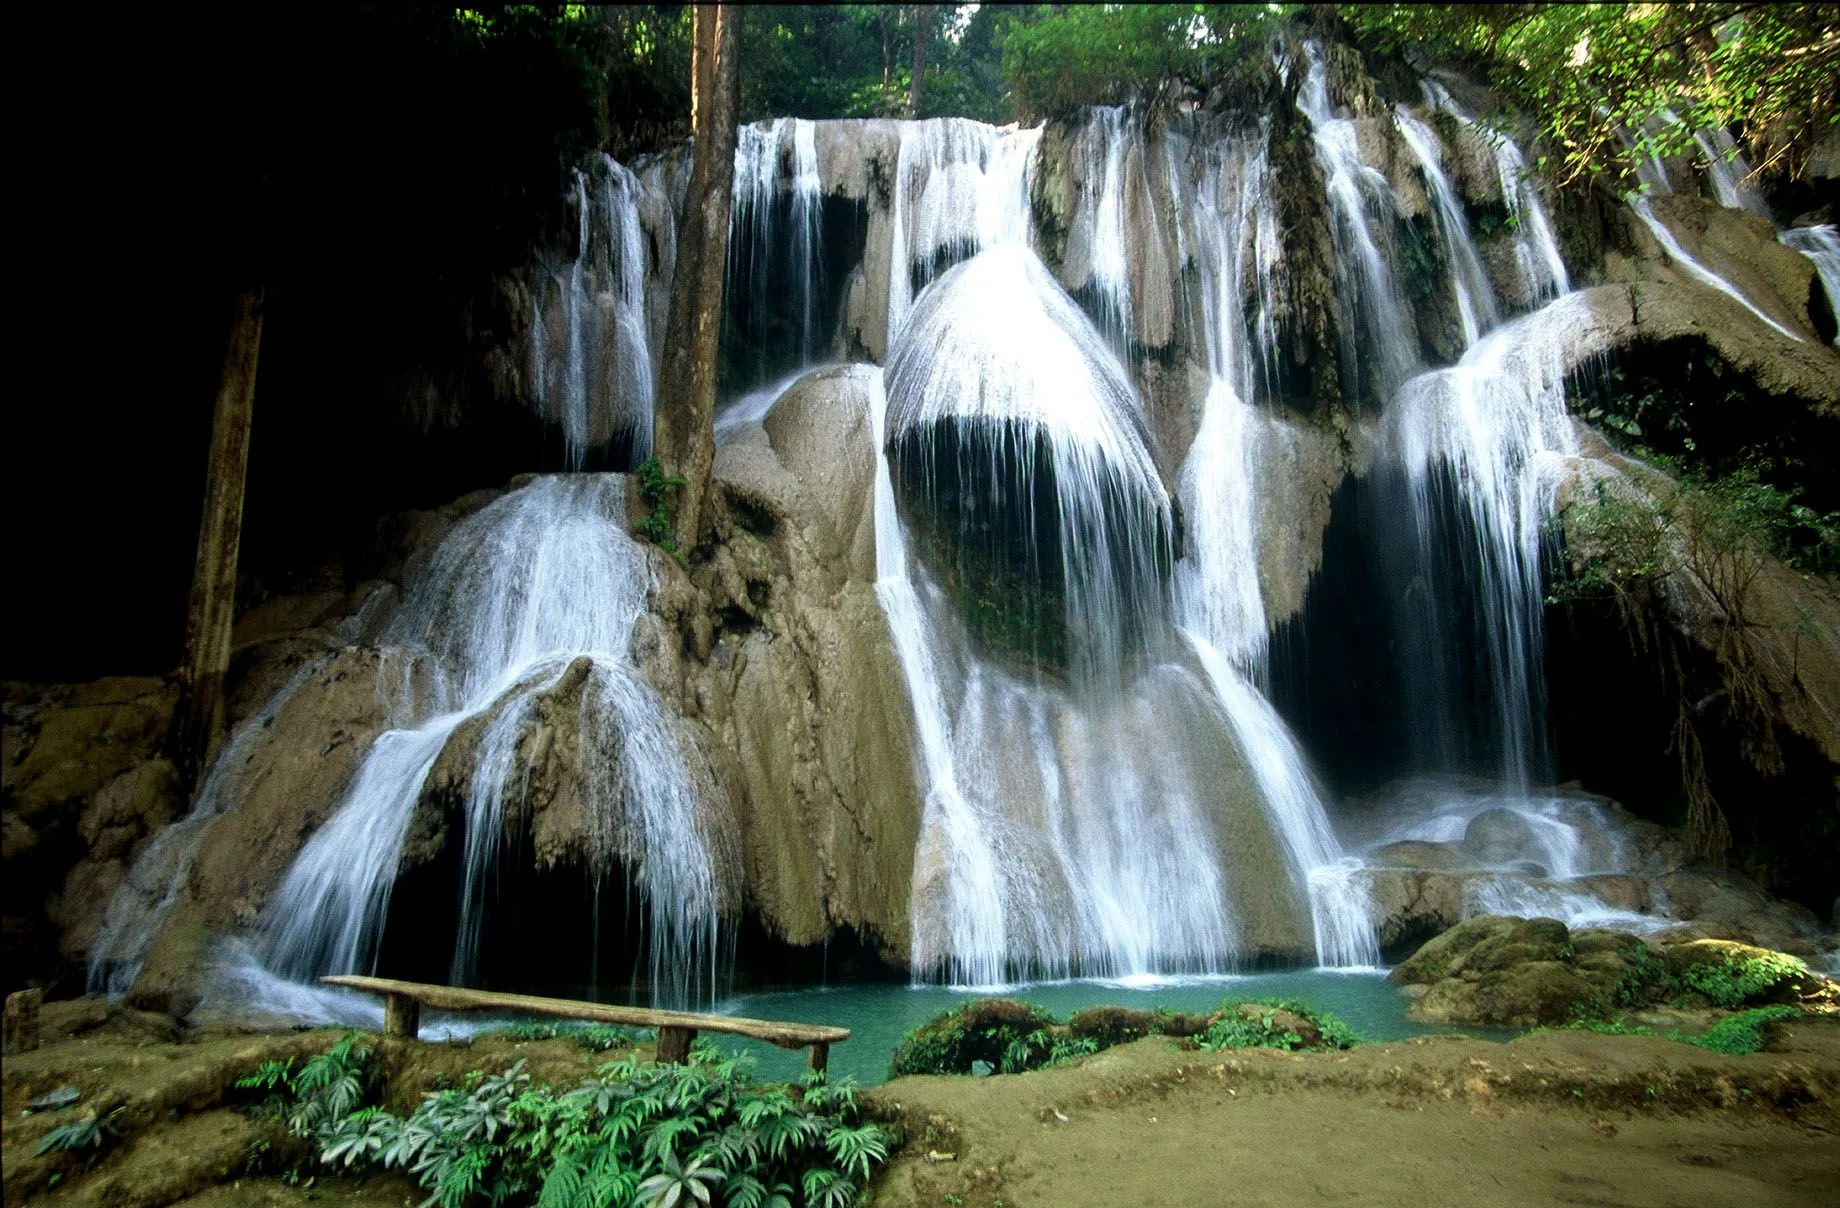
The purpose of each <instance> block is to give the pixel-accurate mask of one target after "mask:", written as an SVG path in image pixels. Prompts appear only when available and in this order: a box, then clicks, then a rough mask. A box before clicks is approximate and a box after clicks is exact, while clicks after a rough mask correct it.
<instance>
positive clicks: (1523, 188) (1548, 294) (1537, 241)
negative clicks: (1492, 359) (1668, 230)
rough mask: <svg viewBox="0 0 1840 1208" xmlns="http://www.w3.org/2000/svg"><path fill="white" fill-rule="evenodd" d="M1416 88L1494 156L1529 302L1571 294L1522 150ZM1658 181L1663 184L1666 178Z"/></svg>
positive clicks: (1435, 91)
mask: <svg viewBox="0 0 1840 1208" xmlns="http://www.w3.org/2000/svg"><path fill="white" fill-rule="evenodd" d="M1420 88H1421V91H1422V92H1423V93H1424V97H1425V102H1426V103H1427V104H1429V105H1431V106H1432V107H1433V108H1435V109H1440V110H1442V111H1443V112H1445V113H1448V114H1449V115H1450V116H1451V117H1452V118H1454V119H1455V120H1456V122H1457V124H1458V125H1459V126H1460V127H1461V128H1463V129H1465V130H1467V131H1469V132H1471V133H1472V134H1473V135H1474V136H1475V137H1476V138H1478V139H1480V140H1481V141H1482V143H1483V144H1484V145H1485V146H1487V147H1488V149H1489V151H1490V153H1491V154H1492V155H1493V156H1494V159H1495V176H1496V179H1497V180H1498V181H1499V182H1500V184H1501V200H1502V204H1503V205H1504V206H1505V207H1506V208H1507V211H1508V216H1509V217H1510V218H1511V219H1513V221H1514V228H1515V237H1514V260H1515V264H1516V265H1517V266H1518V267H1519V269H1520V272H1521V276H1522V279H1523V280H1525V281H1526V282H1527V283H1528V287H1529V288H1528V291H1527V293H1528V296H1529V297H1530V298H1532V299H1533V301H1534V302H1535V303H1536V304H1537V303H1539V302H1543V301H1549V300H1551V299H1553V298H1556V297H1558V296H1559V295H1560V294H1564V293H1569V292H1570V291H1571V288H1572V281H1571V275H1570V274H1569V273H1567V272H1566V269H1565V259H1564V257H1562V256H1560V254H1559V240H1558V238H1557V237H1556V236H1555V235H1554V234H1553V228H1552V222H1551V220H1550V219H1548V218H1547V216H1546V207H1545V205H1543V204H1542V203H1541V201H1540V194H1539V191H1538V189H1537V188H1535V185H1534V178H1533V173H1531V172H1529V171H1528V170H1527V161H1526V159H1525V158H1523V157H1522V155H1521V149H1520V147H1519V146H1517V145H1516V144H1515V142H1514V140H1513V139H1511V138H1509V137H1507V136H1506V135H1504V134H1500V133H1498V132H1495V131H1488V130H1483V129H1482V128H1481V127H1479V126H1478V125H1477V124H1476V122H1475V121H1474V120H1473V119H1472V118H1471V117H1470V116H1469V114H1467V113H1465V112H1464V111H1463V108H1462V106H1460V105H1458V104H1457V101H1456V98H1455V97H1453V96H1451V95H1450V91H1449V90H1448V89H1446V88H1445V87H1444V86H1443V85H1442V84H1439V83H1438V82H1437V81H1436V80H1423V81H1420ZM1414 149H1415V150H1416V148H1414ZM1421 158H1422V157H1421ZM1661 179H1662V180H1664V181H1665V180H1666V176H1665V175H1663V176H1662V177H1661ZM1471 343H1474V341H1471Z"/></svg>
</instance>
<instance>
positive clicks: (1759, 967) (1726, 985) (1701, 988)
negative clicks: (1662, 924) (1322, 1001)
mask: <svg viewBox="0 0 1840 1208" xmlns="http://www.w3.org/2000/svg"><path fill="white" fill-rule="evenodd" d="M1806 976H1808V966H1807V964H1806V963H1804V962H1803V961H1802V960H1801V959H1799V958H1798V957H1793V956H1790V955H1789V954H1788V953H1786V952H1769V951H1764V950H1761V949H1759V950H1758V951H1757V952H1756V953H1755V954H1752V953H1737V954H1733V955H1731V956H1730V957H1728V958H1727V959H1725V960H1723V961H1699V962H1696V963H1694V964H1691V965H1688V966H1687V968H1686V970H1685V971H1684V972H1683V973H1682V974H1681V976H1680V980H1681V982H1682V983H1683V984H1684V985H1685V986H1686V987H1687V988H1688V989H1691V990H1696V991H1698V992H1699V993H1701V994H1704V995H1705V996H1706V997H1707V998H1709V999H1711V1000H1712V1005H1713V1006H1715V1007H1724V1008H1726V1009H1727V1010H1730V1009H1732V1008H1734V1007H1741V1006H1743V1005H1744V1004H1745V1003H1747V1002H1749V1001H1750V1000H1752V999H1754V998H1756V997H1757V996H1759V995H1761V994H1766V993H1769V992H1771V991H1773V990H1775V989H1777V988H1778V987H1779V986H1780V985H1781V984H1782V983H1783V982H1785V981H1792V980H1795V979H1798V978H1803V977H1806Z"/></svg>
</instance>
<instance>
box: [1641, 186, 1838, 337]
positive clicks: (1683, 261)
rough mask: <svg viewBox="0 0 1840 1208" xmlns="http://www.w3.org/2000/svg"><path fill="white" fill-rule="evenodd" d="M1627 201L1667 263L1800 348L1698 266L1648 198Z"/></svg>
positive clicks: (1717, 277) (1732, 289)
mask: <svg viewBox="0 0 1840 1208" xmlns="http://www.w3.org/2000/svg"><path fill="white" fill-rule="evenodd" d="M1627 201H1628V202H1629V208H1630V209H1631V210H1633V211H1634V212H1635V215H1636V217H1638V218H1640V219H1641V220H1642V224H1643V225H1644V226H1646V227H1647V228H1648V229H1649V232H1650V233H1651V234H1653V235H1654V237H1655V242H1657V243H1659V244H1660V245H1661V247H1662V249H1663V250H1664V251H1666V252H1667V254H1668V259H1670V260H1672V261H1673V262H1674V263H1675V264H1678V265H1679V266H1680V267H1681V268H1683V269H1685V270H1686V272H1687V275H1688V276H1690V277H1692V278H1694V279H1695V280H1697V281H1699V282H1701V283H1702V284H1705V285H1709V286H1711V287H1712V288H1713V289H1716V290H1718V291H1719V292H1720V293H1722V294H1724V295H1725V296H1726V297H1728V298H1731V299H1733V300H1735V301H1736V302H1737V303H1738V305H1740V306H1742V307H1744V309H1745V310H1748V311H1750V312H1751V313H1752V314H1753V315H1756V316H1757V318H1758V319H1760V320H1761V321H1762V322H1763V323H1764V324H1766V325H1767V326H1769V327H1771V328H1773V329H1774V330H1776V331H1778V332H1780V333H1782V334H1783V335H1785V336H1787V337H1789V338H1790V339H1791V340H1794V341H1795V342H1796V343H1798V344H1799V343H1801V342H1802V337H1801V336H1799V335H1797V334H1796V333H1795V332H1793V331H1791V330H1789V329H1788V328H1787V327H1784V326H1783V325H1782V324H1781V323H1778V322H1777V321H1776V320H1775V319H1772V318H1771V317H1770V316H1769V315H1767V314H1765V313H1764V312H1763V311H1762V310H1761V309H1760V308H1759V307H1758V306H1757V304H1756V303H1755V302H1752V301H1751V300H1750V299H1749V298H1747V297H1745V296H1744V291H1743V290H1741V289H1739V288H1738V287H1737V286H1735V285H1733V284H1732V283H1731V282H1729V281H1727V280H1726V279H1725V278H1723V277H1721V276H1720V275H1719V274H1717V273H1715V272H1713V271H1712V270H1711V269H1709V268H1707V267H1706V266H1705V265H1704V264H1702V263H1700V261H1699V260H1698V259H1697V258H1696V257H1695V256H1694V255H1693V254H1692V253H1691V252H1689V251H1687V249H1686V248H1684V247H1682V246H1681V245H1680V240H1679V239H1677V238H1675V237H1674V232H1673V231H1671V230H1669V229H1668V225H1667V224H1666V223H1665V222H1662V221H1661V219H1660V218H1659V217H1657V216H1656V214H1655V207H1654V206H1653V205H1651V204H1650V203H1649V200H1648V198H1647V197H1644V196H1642V195H1641V194H1638V193H1632V194H1630V195H1629V197H1628V198H1627Z"/></svg>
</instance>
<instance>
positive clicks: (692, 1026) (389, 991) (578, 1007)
mask: <svg viewBox="0 0 1840 1208" xmlns="http://www.w3.org/2000/svg"><path fill="white" fill-rule="evenodd" d="M320 981H322V982H324V983H325V984H326V985H329V986H345V987H347V988H349V989H353V990H364V991H368V992H369V993H372V994H381V995H383V1030H384V1032H385V1034H387V1035H390V1036H410V1037H413V1036H415V1035H417V1034H418V1033H419V1031H420V1029H421V1008H423V1007H431V1008H433V1009H435V1010H437V1011H519V1012H523V1013H524V1014H527V1015H548V1016H551V1017H553V1018H558V1019H587V1020H592V1021H594V1022H596V1023H617V1024H625V1025H627V1026H629V1027H640V1028H657V1029H658V1059H659V1060H660V1061H682V1060H683V1059H684V1058H685V1057H686V1056H687V1055H688V1054H689V1052H690V1042H691V1041H692V1040H694V1039H695V1038H696V1034H697V1033H698V1032H724V1033H727V1034H729V1035H733V1036H751V1037H753V1038H754V1039H756V1040H764V1041H766V1042H767V1043H768V1044H772V1045H777V1046H779V1047H780V1048H782V1049H810V1050H811V1056H810V1060H809V1064H810V1066H811V1068H812V1069H814V1070H823V1069H824V1068H825V1066H826V1065H827V1064H828V1062H829V1060H830V1047H831V1046H832V1045H833V1044H842V1043H843V1042H844V1041H846V1040H848V1039H849V1038H850V1030H849V1029H848V1028H833V1027H827V1026H825V1025H823V1024H809V1023H781V1022H779V1021H778V1020H771V1019H744V1018H741V1017H740V1016H735V1015H699V1014H695V1013H693V1012H690V1011H657V1010H653V1009H651V1008H649V1007H621V1006H615V1005H613V1004H612V1003H601V1002H582V1001H580V1000H578V999H572V998H538V997H536V996H535V995H530V994H500V993H497V992H496V991H492V990H467V989H462V988H461V987H459V986H436V985H430V984H429V983H426V982H406V981H396V980H394V979H392V978H387V977H357V976H351V975H338V976H333V977H322V978H320Z"/></svg>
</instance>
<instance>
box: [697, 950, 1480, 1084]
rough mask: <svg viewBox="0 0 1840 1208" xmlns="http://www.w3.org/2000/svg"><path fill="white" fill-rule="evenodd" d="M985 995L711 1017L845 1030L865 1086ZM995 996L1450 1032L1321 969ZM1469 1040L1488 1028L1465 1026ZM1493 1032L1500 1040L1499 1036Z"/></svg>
mask: <svg viewBox="0 0 1840 1208" xmlns="http://www.w3.org/2000/svg"><path fill="white" fill-rule="evenodd" d="M988 997H991V992H990V991H972V990H956V989H949V988H947V987H944V986H919V987H913V986H901V985H870V986H864V985H856V986H835V987H827V988H809V989H799V990H780V991H772V992H763V993H753V994H738V995H736V996H734V997H733V998H730V999H728V1000H727V1001H725V1002H723V1003H722V1004H721V1005H720V1006H719V1007H718V1008H717V1013H718V1014H722V1015H744V1016H748V1017H750V1018H754V1019H775V1020H789V1021H796V1022H799V1023H814V1024H832V1025H835V1026H837V1027H843V1028H849V1029H850V1031H851V1033H852V1035H851V1037H850V1039H849V1041H848V1042H846V1043H844V1044H840V1045H836V1046H834V1047H833V1048H832V1049H831V1066H830V1068H831V1077H832V1078H833V1079H837V1078H842V1077H844V1076H845V1075H848V1076H851V1077H854V1078H855V1079H856V1081H857V1082H858V1083H860V1084H862V1085H864V1086H874V1085H876V1084H878V1083H881V1082H884V1081H886V1080H887V1078H888V1061H889V1058H890V1057H891V1056H892V1055H893V1054H894V1049H895V1046H896V1045H897V1044H899V1043H900V1040H901V1035H902V1034H903V1033H904V1032H906V1031H907V1030H908V1029H910V1028H913V1027H916V1026H918V1025H919V1024H922V1023H924V1022H926V1021H927V1020H928V1019H931V1018H932V1017H933V1016H935V1015H937V1014H939V1013H940V1012H941V1011H944V1010H946V1009H947V1008H949V1007H954V1006H957V1005H959V1004H960V1003H964V1002H968V1001H970V1000H972V999H974V998H988ZM1003 997H1007V998H1019V999H1022V1000H1024V1001H1026V1002H1032V1003H1038V1004H1040V1005H1041V1006H1043V1007H1046V1008H1047V1009H1048V1010H1050V1011H1052V1012H1053V1013H1054V1014H1055V1015H1056V1016H1058V1017H1060V1018H1063V1019H1064V1018H1066V1017H1067V1016H1068V1015H1069V1014H1071V1013H1072V1012H1074V1011H1077V1010H1079V1009H1080V1008H1082V1007H1091V1006H1098V1005H1101V1004H1116V1005H1118V1006H1123V1007H1132V1008H1136V1009H1139V1010H1153V1009H1155V1008H1157V1007H1167V1008H1169V1009H1170V1010H1172V1011H1208V1010H1212V1009H1213V1008H1214V1007H1216V1006H1218V1005H1219V1004H1220V1002H1221V1000H1223V999H1229V998H1232V999H1248V998H1250V999H1277V998H1290V999H1299V1000H1301V1001H1303V1002H1305V1003H1307V1004H1309V1005H1310V1006H1311V1007H1313V1008H1315V1009H1317V1010H1320V1011H1327V1012H1329V1013H1330V1014H1332V1015H1335V1016H1338V1017H1339V1018H1340V1019H1342V1020H1343V1021H1344V1022H1345V1023H1347V1024H1348V1025H1349V1026H1350V1027H1352V1028H1354V1030H1355V1031H1357V1032H1359V1033H1360V1034H1361V1036H1362V1037H1363V1038H1364V1039H1367V1040H1400V1039H1404V1038H1405V1037H1408V1036H1421V1035H1426V1034H1429V1033H1434V1032H1449V1031H1453V1030H1455V1029H1451V1028H1442V1027H1431V1026H1426V1025H1423V1024H1416V1023H1412V1022H1411V1021H1409V1020H1408V1019H1407V1018H1406V1005H1407V1003H1406V999H1405V997H1404V996H1403V995H1401V994H1400V993H1399V992H1398V991H1397V990H1396V989H1394V988H1393V986H1391V985H1390V984H1388V982H1387V980H1386V978H1385V976H1384V975H1382V974H1378V973H1328V972H1323V971H1321V970H1309V971H1299V972H1291V973H1260V974H1250V975H1246V976H1239V977H1210V978H1179V979H1167V980H1162V981H1159V982H1157V983H1156V984H1151V985H1136V984H1132V985H1125V984H1121V983H1118V982H1095V981H1074V982H1052V983H1041V984H1036V985H1027V986H1017V987H1014V988H1011V989H1009V990H1007V991H1004V992H1003ZM1465 1031H1467V1032H1469V1033H1470V1034H1472V1035H1476V1034H1489V1035H1493V1034H1495V1030H1494V1029H1487V1030H1478V1029H1465ZM1502 1035H1506V1033H1503V1034H1502ZM710 1039H712V1040H714V1041H715V1042H716V1043H717V1045H719V1046H720V1047H722V1048H723V1049H729V1050H735V1049H739V1050H742V1051H745V1052H747V1053H750V1054H753V1055H754V1056H755V1057H756V1059H757V1062H758V1064H757V1066H756V1070H757V1072H758V1073H759V1075H760V1076H761V1077H763V1078H774V1079H787V1080H791V1079H796V1078H798V1077H799V1076H800V1075H801V1074H802V1073H803V1072H804V1065H805V1054H804V1053H803V1052H802V1051H801V1052H788V1051H787V1050H784V1049H776V1048H774V1047H772V1046H771V1045H768V1044H763V1043H759V1042H756V1041H751V1040H747V1039H746V1038H744V1037H739V1036H711V1037H710Z"/></svg>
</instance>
